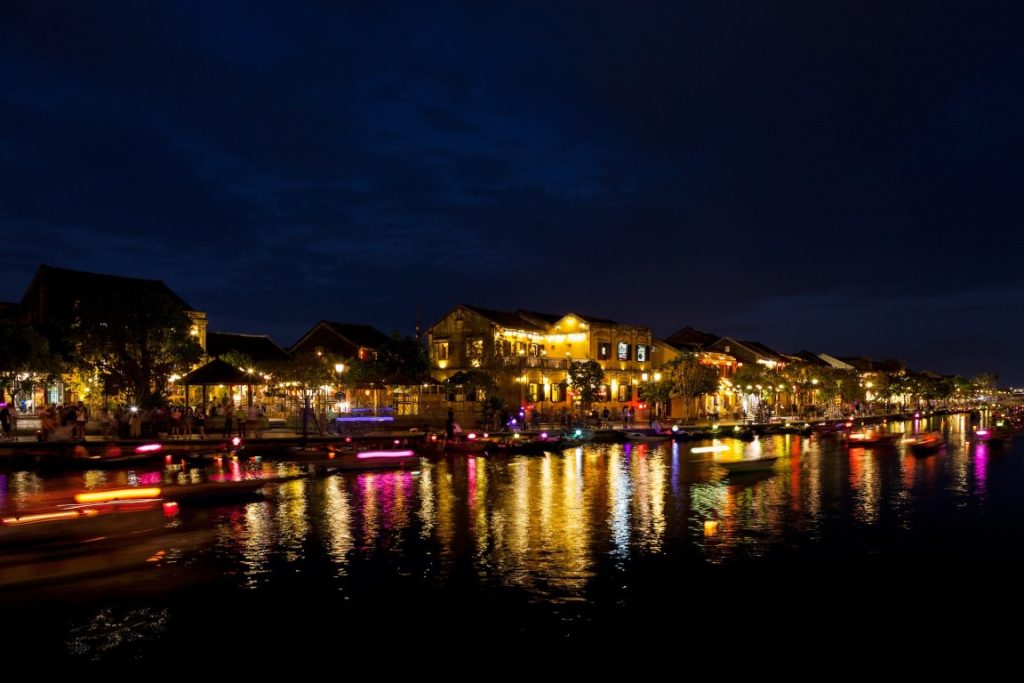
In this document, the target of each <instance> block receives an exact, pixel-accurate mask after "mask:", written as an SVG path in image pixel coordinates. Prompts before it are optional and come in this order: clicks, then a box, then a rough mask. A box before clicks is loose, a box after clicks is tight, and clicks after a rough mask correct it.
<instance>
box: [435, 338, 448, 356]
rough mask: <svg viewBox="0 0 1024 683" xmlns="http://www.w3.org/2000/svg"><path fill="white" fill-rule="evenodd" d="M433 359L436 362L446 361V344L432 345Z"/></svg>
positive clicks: (437, 343)
mask: <svg viewBox="0 0 1024 683" xmlns="http://www.w3.org/2000/svg"><path fill="white" fill-rule="evenodd" d="M434 358H436V359H437V360H448V342H446V341H443V342H435V343H434Z"/></svg>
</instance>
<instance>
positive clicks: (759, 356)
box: [707, 337, 790, 370]
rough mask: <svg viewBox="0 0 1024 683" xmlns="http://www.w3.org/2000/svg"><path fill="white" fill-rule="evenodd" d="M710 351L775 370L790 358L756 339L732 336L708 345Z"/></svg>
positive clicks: (785, 363)
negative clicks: (738, 338)
mask: <svg viewBox="0 0 1024 683" xmlns="http://www.w3.org/2000/svg"><path fill="white" fill-rule="evenodd" d="M707 350H708V351H717V352H718V353H725V354H728V355H730V356H732V357H733V358H735V359H736V360H738V361H739V362H741V363H760V364H761V365H764V366H766V367H767V368H769V369H771V370H774V369H777V368H780V367H783V366H785V365H787V364H788V363H789V362H790V359H789V358H787V357H786V356H785V355H784V354H781V353H779V352H778V351H775V350H773V349H770V348H768V347H767V346H765V345H764V344H762V343H760V342H756V341H740V340H737V339H733V338H732V337H722V338H720V339H718V340H716V341H715V342H713V343H711V344H709V345H708V347H707Z"/></svg>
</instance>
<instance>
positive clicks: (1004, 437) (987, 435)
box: [971, 426, 1013, 444]
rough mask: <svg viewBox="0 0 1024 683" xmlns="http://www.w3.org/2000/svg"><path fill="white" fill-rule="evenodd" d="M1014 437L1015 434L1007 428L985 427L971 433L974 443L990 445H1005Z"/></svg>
mask: <svg viewBox="0 0 1024 683" xmlns="http://www.w3.org/2000/svg"><path fill="white" fill-rule="evenodd" d="M1012 437H1013V434H1012V433H1011V432H1010V431H1009V430H1008V429H1006V428H1005V426H996V427H984V428H982V429H975V430H974V431H973V432H972V433H971V440H972V441H980V442H983V443H990V444H997V443H1004V442H1005V441H1008V440H1010V439H1011V438H1012Z"/></svg>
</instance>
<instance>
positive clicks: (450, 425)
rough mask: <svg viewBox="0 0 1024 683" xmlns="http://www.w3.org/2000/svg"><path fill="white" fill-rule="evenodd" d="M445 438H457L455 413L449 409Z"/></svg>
mask: <svg viewBox="0 0 1024 683" xmlns="http://www.w3.org/2000/svg"><path fill="white" fill-rule="evenodd" d="M444 438H446V439H449V440H450V439H453V438H455V411H454V410H452V409H451V408H449V409H448V419H447V420H445V421H444Z"/></svg>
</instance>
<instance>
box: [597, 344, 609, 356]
mask: <svg viewBox="0 0 1024 683" xmlns="http://www.w3.org/2000/svg"><path fill="white" fill-rule="evenodd" d="M611 357H612V343H611V342H606V341H599V342H597V359H598V360H608V359H609V358H611Z"/></svg>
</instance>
